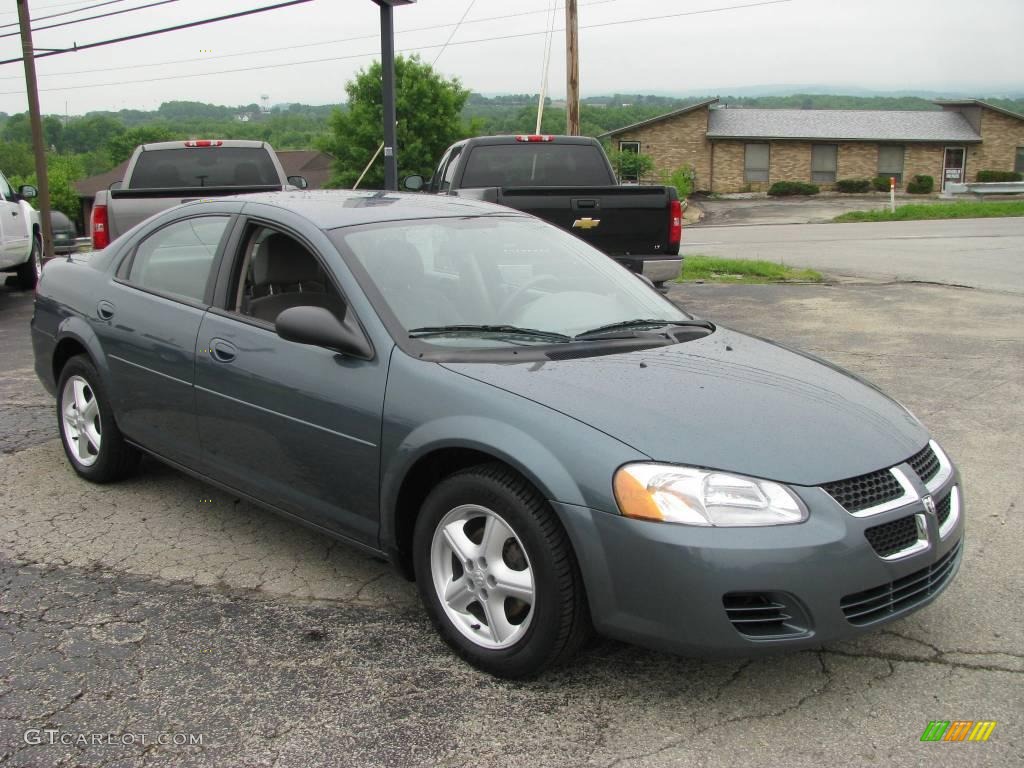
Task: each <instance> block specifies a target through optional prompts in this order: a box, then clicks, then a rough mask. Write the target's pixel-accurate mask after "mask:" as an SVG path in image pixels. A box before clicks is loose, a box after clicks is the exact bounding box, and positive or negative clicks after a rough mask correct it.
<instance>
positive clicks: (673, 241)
mask: <svg viewBox="0 0 1024 768" xmlns="http://www.w3.org/2000/svg"><path fill="white" fill-rule="evenodd" d="M682 239H683V204H682V203H681V202H679V201H678V200H673V201H672V202H671V203H669V208H668V243H669V245H679V243H680V242H682Z"/></svg>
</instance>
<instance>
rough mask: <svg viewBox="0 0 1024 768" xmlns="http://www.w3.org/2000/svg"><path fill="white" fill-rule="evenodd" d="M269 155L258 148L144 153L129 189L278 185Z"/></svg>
mask: <svg viewBox="0 0 1024 768" xmlns="http://www.w3.org/2000/svg"><path fill="white" fill-rule="evenodd" d="M280 183H281V180H280V179H279V178H278V176H277V169H276V168H275V167H274V163H273V161H272V160H271V159H270V154H269V153H268V152H267V150H265V149H261V148H259V147H182V148H181V149H154V150H152V151H149V152H143V153H142V154H140V155H139V159H138V160H137V161H136V162H135V168H134V169H133V170H132V175H131V179H130V180H129V182H128V186H129V188H131V189H176V188H184V189H191V188H197V187H253V186H256V187H259V186H279V185H280Z"/></svg>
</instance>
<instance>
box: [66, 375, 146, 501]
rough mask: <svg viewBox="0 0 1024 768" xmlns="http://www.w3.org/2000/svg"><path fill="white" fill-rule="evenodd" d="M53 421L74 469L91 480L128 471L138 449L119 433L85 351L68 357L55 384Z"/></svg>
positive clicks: (102, 480)
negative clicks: (83, 353) (55, 415)
mask: <svg viewBox="0 0 1024 768" xmlns="http://www.w3.org/2000/svg"><path fill="white" fill-rule="evenodd" d="M57 393H58V399H57V421H58V425H59V428H60V436H61V443H63V445H64V453H66V454H67V457H68V461H70V462H71V466H72V467H73V468H74V470H75V472H77V473H78V474H79V475H81V476H82V477H84V478H85V479H86V480H91V481H92V482H94V483H107V482H110V481H112V480H118V479H120V478H122V477H124V476H126V475H128V474H130V473H131V472H132V471H133V470H134V469H135V467H136V466H137V465H138V461H139V453H138V451H137V450H136V449H135V448H133V447H132V446H130V445H128V444H127V443H126V442H125V441H124V438H123V437H122V436H121V432H120V430H119V429H118V428H117V424H116V423H115V422H114V414H113V412H112V411H111V410H110V401H109V399H108V398H107V393H106V389H105V388H104V386H103V381H102V379H100V376H99V373H98V372H97V371H96V368H95V366H94V365H93V364H92V362H91V361H90V360H89V359H88V358H87V357H86V356H85V355H76V356H75V357H72V358H71V359H70V360H69V361H68V362H67V364H66V365H65V366H64V369H63V370H62V371H61V374H60V380H59V382H58V385H57Z"/></svg>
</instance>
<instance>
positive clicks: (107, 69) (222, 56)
mask: <svg viewBox="0 0 1024 768" xmlns="http://www.w3.org/2000/svg"><path fill="white" fill-rule="evenodd" d="M121 1H122V2H123V0H121ZM619 1H620V0H594V2H590V3H587V4H586V6H587V7H590V6H594V5H607V4H608V3H617V2H619ZM562 7H563V6H558V7H556V9H555V10H556V11H557V10H559V8H562ZM549 12H550V9H547V8H545V9H540V10H536V11H520V12H518V13H506V14H503V15H501V16H487V17H484V18H480V19H468V20H466V21H464V22H462V23H463V24H480V23H483V22H488V21H504V20H506V19H514V18H519V17H521V16H535V15H537V14H538V13H549ZM453 26H454V27H456V28H458V26H459V25H458V23H451V24H433V25H431V26H427V27H413V28H411V29H403V30H400V31H398V32H397V33H396V34H399V35H405V34H411V33H413V32H429V31H433V30H435V29H447V28H448V27H453ZM377 37H378V35H377V34H372V35H357V36H355V37H342V38H339V39H337V40H324V41H323V42H320V43H303V45H302V47H303V48H317V47H319V46H322V45H337V44H338V43H351V42H355V41H357V40H376V39H377ZM294 50H295V46H294V45H284V46H280V47H278V48H258V49H255V50H249V51H239V52H238V53H223V54H219V55H217V56H197V57H194V58H191V59H173V60H170V61H157V62H153V63H152V64H129V65H125V66H122V67H99V68H97V69H79V70H75V71H73V72H51V73H49V74H42V73H40V75H39V76H40V77H67V76H73V75H85V74H90V73H92V72H116V71H119V70H124V69H131V70H136V69H143V68H146V67H165V66H168V65H170V64H191V63H193V62H196V61H216V60H219V59H235V58H238V57H239V56H253V55H255V54H260V53H278V52H280V51H294ZM0 63H2V62H0ZM20 79H21V76H20V75H14V76H8V77H0V80H20Z"/></svg>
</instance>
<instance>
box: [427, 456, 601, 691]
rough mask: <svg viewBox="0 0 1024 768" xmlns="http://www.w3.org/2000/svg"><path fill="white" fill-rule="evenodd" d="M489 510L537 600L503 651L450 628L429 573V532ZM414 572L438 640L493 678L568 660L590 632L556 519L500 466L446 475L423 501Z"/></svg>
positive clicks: (578, 580) (532, 672)
mask: <svg viewBox="0 0 1024 768" xmlns="http://www.w3.org/2000/svg"><path fill="white" fill-rule="evenodd" d="M466 504H474V505H479V506H481V507H485V508H487V509H490V510H493V511H494V512H495V513H497V514H498V515H500V516H501V517H502V518H503V519H504V521H505V522H506V523H507V524H508V525H509V527H510V528H511V529H512V531H513V532H514V533H515V535H516V536H518V537H519V539H520V540H521V542H522V544H523V548H524V549H525V553H526V555H527V557H528V560H529V565H530V566H531V567H532V571H533V578H534V589H535V598H534V604H533V607H532V611H533V612H534V614H533V616H532V617H531V621H530V624H529V626H528V627H527V629H526V631H525V634H524V635H523V637H522V638H521V639H520V640H518V641H517V642H516V643H515V644H514V645H511V646H510V647H507V648H501V649H491V648H486V647H482V646H481V645H479V644H477V643H476V642H474V641H473V640H471V639H469V638H468V637H466V636H465V635H463V633H462V632H460V630H459V629H458V628H457V627H456V626H455V625H454V624H453V622H452V620H451V619H450V618H449V616H448V615H447V614H446V612H445V609H444V607H442V605H441V600H440V598H439V597H438V594H437V590H436V589H435V586H434V580H433V578H432V573H431V546H432V541H433V537H434V531H435V530H436V528H437V526H438V524H439V523H440V522H441V520H442V518H444V516H445V515H446V514H448V513H449V512H450V511H451V510H454V509H455V508H456V507H459V506H461V505H466ZM413 547H414V551H413V568H414V570H415V575H416V584H417V588H418V589H419V592H420V598H421V599H422V600H423V603H424V605H425V606H426V609H427V613H428V614H429V616H430V619H431V621H432V622H433V624H434V626H435V627H436V629H437V631H438V633H439V634H440V635H441V637H442V639H443V640H444V641H445V642H446V643H447V644H448V645H449V646H451V647H452V648H453V649H454V650H455V652H456V653H458V655H459V656H461V657H462V658H463V659H465V660H466V661H468V662H469V663H470V664H472V665H473V666H475V667H477V668H478V669H481V670H483V671H485V672H489V673H490V674H492V675H495V676H497V677H503V678H508V679H522V678H529V677H533V676H536V675H537V674H539V673H540V672H542V671H544V670H545V669H547V668H548V667H551V666H554V665H557V664H560V663H564V662H566V661H568V660H570V659H571V658H572V657H573V656H575V655H576V653H577V652H578V651H579V649H580V648H581V647H582V646H583V644H584V643H585V642H586V641H587V639H588V638H589V637H590V635H591V632H592V629H591V623H590V613H589V611H588V608H587V600H586V595H585V592H584V588H583V579H582V577H581V575H580V570H579V566H578V564H577V562H576V556H575V553H574V552H573V549H572V545H571V544H570V542H569V539H568V536H567V535H566V533H565V530H564V529H563V528H562V525H561V523H560V522H559V520H558V518H557V517H556V516H555V513H554V511H553V510H552V509H551V507H550V506H549V505H548V503H547V502H546V501H545V500H544V498H543V497H542V496H541V495H540V494H538V493H537V491H536V490H535V489H534V488H533V487H532V486H531V485H530V484H529V483H528V482H526V481H525V480H524V479H523V478H522V477H521V476H520V475H518V474H517V473H515V472H514V471H512V470H511V469H509V468H508V467H507V466H505V465H503V464H499V463H494V464H483V465H479V466H476V467H472V468H469V469H465V470H462V471H460V472H457V473H455V474H454V475H451V476H450V477H448V478H446V479H444V480H443V481H441V482H440V483H439V484H438V485H437V486H436V487H435V488H434V489H433V490H432V491H431V492H430V494H429V495H428V496H427V499H426V501H424V503H423V507H422V508H421V510H420V514H419V517H418V518H417V520H416V528H415V532H414V534H413Z"/></svg>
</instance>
